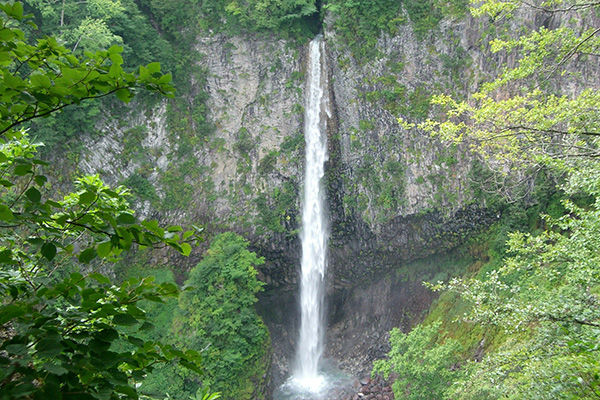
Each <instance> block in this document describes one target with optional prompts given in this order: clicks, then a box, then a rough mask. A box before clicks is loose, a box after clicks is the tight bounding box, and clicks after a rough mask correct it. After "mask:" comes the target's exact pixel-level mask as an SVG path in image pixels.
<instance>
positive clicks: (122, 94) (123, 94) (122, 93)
mask: <svg viewBox="0 0 600 400" xmlns="http://www.w3.org/2000/svg"><path fill="white" fill-rule="evenodd" d="M116 95H117V97H118V98H119V100H121V101H122V102H123V103H129V102H130V101H131V99H132V98H133V94H132V93H131V91H130V90H129V89H119V90H117V91H116Z"/></svg>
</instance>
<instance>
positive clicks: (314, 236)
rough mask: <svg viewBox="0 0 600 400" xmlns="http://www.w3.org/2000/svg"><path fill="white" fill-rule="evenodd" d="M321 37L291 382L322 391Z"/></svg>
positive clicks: (310, 118) (312, 80) (310, 110)
mask: <svg viewBox="0 0 600 400" xmlns="http://www.w3.org/2000/svg"><path fill="white" fill-rule="evenodd" d="M322 46H323V40H322V38H321V36H320V35H319V36H317V37H316V38H314V39H313V40H312V42H311V43H310V67H309V76H308V85H307V86H308V93H307V94H308V96H307V102H306V112H305V125H304V136H305V141H306V171H305V178H304V204H303V210H302V233H301V236H300V238H301V241H302V281H301V286H300V302H301V325H300V339H299V342H298V348H297V357H296V358H297V360H296V362H297V365H296V369H295V371H294V373H293V378H292V379H293V381H294V382H295V383H296V384H297V385H298V386H301V387H304V388H306V389H309V390H313V391H318V390H320V389H321V387H322V386H323V385H324V383H325V382H324V381H325V378H324V377H323V376H322V375H320V373H319V363H320V360H321V356H322V354H323V342H324V328H323V324H324V321H323V295H324V289H323V286H324V285H323V282H324V277H325V269H326V263H327V260H326V253H327V241H328V226H327V220H326V216H325V214H326V210H325V194H324V188H323V184H322V182H321V180H322V178H323V176H324V174H325V161H327V140H326V132H325V130H326V129H325V117H324V114H325V113H328V110H327V101H326V95H325V93H326V91H324V90H323V87H324V86H325V85H326V83H327V82H326V80H325V79H322V75H323V69H322V65H321V48H322Z"/></svg>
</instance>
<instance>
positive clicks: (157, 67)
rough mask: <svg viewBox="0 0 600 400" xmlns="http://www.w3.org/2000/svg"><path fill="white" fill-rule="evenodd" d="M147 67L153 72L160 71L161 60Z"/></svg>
mask: <svg viewBox="0 0 600 400" xmlns="http://www.w3.org/2000/svg"><path fill="white" fill-rule="evenodd" d="M147 68H148V71H150V73H151V74H155V73H160V63H159V62H153V63H150V64H148V65H147Z"/></svg>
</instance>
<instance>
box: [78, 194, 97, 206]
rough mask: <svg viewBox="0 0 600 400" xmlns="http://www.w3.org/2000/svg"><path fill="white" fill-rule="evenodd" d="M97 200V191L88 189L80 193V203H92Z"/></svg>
mask: <svg viewBox="0 0 600 400" xmlns="http://www.w3.org/2000/svg"><path fill="white" fill-rule="evenodd" d="M94 200H96V193H94V192H90V191H86V192H83V193H81V194H80V195H79V204H92V203H93V202H94Z"/></svg>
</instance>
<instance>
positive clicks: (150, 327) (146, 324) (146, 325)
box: [139, 322, 154, 332]
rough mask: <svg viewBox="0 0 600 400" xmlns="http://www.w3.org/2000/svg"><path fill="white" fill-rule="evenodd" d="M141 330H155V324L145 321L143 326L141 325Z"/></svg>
mask: <svg viewBox="0 0 600 400" xmlns="http://www.w3.org/2000/svg"><path fill="white" fill-rule="evenodd" d="M139 330H140V331H142V332H150V331H152V330H154V325H152V324H151V323H150V322H144V323H143V324H142V326H140V327H139Z"/></svg>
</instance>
